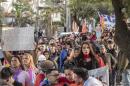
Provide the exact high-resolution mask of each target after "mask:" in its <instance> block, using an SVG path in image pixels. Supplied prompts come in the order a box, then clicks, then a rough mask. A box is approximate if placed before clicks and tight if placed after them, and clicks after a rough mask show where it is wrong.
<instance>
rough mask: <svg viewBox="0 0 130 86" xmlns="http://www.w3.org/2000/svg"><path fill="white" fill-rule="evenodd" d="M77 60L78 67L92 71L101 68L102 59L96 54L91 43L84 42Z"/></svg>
mask: <svg viewBox="0 0 130 86" xmlns="http://www.w3.org/2000/svg"><path fill="white" fill-rule="evenodd" d="M76 60H77V61H76V62H77V66H80V67H84V68H86V69H88V70H91V69H95V68H98V67H100V63H99V62H100V61H101V60H102V59H101V58H100V57H99V56H97V55H96V54H95V52H94V50H93V47H92V45H91V44H90V43H89V42H83V44H82V46H81V52H80V55H79V57H78V58H76Z"/></svg>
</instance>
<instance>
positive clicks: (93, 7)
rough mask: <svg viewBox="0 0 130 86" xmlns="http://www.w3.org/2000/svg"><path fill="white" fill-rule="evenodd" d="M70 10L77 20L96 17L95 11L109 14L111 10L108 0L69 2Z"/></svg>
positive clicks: (71, 0) (75, 0)
mask: <svg viewBox="0 0 130 86" xmlns="http://www.w3.org/2000/svg"><path fill="white" fill-rule="evenodd" d="M70 9H71V14H72V16H73V15H76V17H77V18H84V17H86V18H88V17H90V16H97V11H103V13H111V12H112V10H113V8H112V4H111V1H110V0H70ZM105 11H107V12H105Z"/></svg>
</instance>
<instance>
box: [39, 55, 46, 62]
mask: <svg viewBox="0 0 130 86" xmlns="http://www.w3.org/2000/svg"><path fill="white" fill-rule="evenodd" d="M44 60H46V57H45V56H44V55H40V56H39V57H38V61H44Z"/></svg>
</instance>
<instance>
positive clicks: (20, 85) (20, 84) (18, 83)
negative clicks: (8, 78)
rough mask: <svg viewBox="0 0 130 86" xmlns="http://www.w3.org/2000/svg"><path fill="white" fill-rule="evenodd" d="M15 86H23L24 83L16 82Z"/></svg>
mask: <svg viewBox="0 0 130 86" xmlns="http://www.w3.org/2000/svg"><path fill="white" fill-rule="evenodd" d="M13 85H14V86H23V85H22V83H20V82H17V81H14V83H13Z"/></svg>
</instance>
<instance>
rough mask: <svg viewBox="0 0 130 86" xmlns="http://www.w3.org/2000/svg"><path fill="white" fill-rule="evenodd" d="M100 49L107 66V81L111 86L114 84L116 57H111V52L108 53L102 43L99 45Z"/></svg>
mask: <svg viewBox="0 0 130 86" xmlns="http://www.w3.org/2000/svg"><path fill="white" fill-rule="evenodd" d="M100 51H101V57H102V58H103V59H104V62H105V64H106V65H108V67H109V81H110V86H113V85H114V84H115V75H116V72H115V68H116V65H117V59H116V58H115V57H113V55H112V54H111V53H108V52H107V50H106V47H105V46H104V45H101V47H100Z"/></svg>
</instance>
